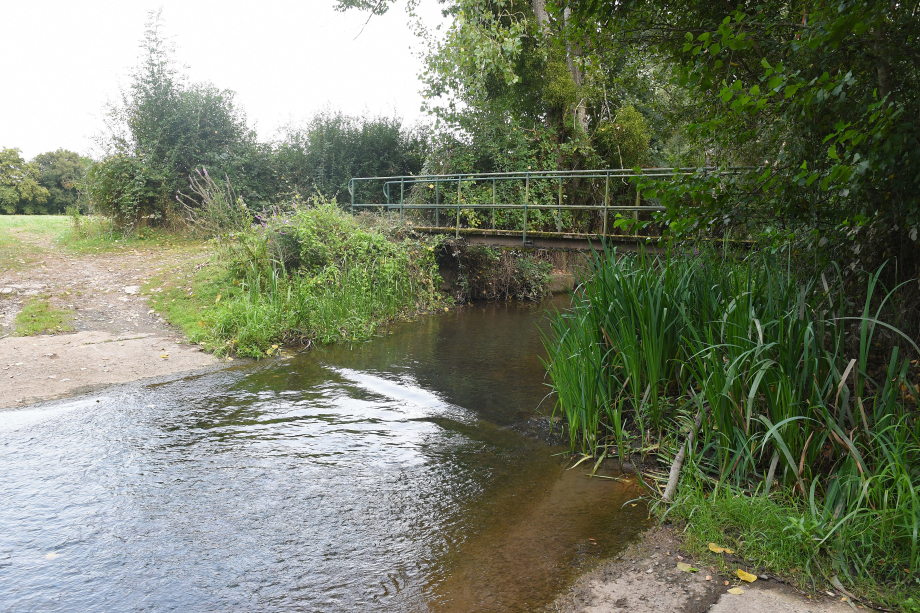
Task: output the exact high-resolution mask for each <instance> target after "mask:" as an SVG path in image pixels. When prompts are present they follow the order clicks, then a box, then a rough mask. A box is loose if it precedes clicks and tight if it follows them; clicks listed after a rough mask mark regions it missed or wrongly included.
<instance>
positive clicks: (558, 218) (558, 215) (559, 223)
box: [556, 175, 562, 234]
mask: <svg viewBox="0 0 920 613" xmlns="http://www.w3.org/2000/svg"><path fill="white" fill-rule="evenodd" d="M556 232H559V233H560V234H562V175H560V176H559V208H558V209H556Z"/></svg>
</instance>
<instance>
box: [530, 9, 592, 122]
mask: <svg viewBox="0 0 920 613" xmlns="http://www.w3.org/2000/svg"><path fill="white" fill-rule="evenodd" d="M534 1H535V2H536V1H538V0H534ZM571 16H572V10H571V9H570V8H569V7H565V10H563V11H562V20H563V23H564V24H565V27H566V29H567V28H568V26H569V19H570V18H571ZM579 54H580V50H579V49H578V48H577V47H576V46H575V45H573V44H572V41H570V40H569V36H568V34H566V36H565V60H566V63H567V64H568V67H569V74H571V75H572V80H573V81H574V82H575V87H576V88H577V90H578V92H579V94H581V84H582V80H583V78H582V74H581V70H580V69H579V68H578V64H577V63H576V62H575V58H576V57H578V56H579ZM575 124H576V125H577V126H578V128H580V129H581V131H582V132H584V131H586V130H587V127H588V114H587V111H586V109H585V101H584V99H579V100H578V102H576V103H575Z"/></svg>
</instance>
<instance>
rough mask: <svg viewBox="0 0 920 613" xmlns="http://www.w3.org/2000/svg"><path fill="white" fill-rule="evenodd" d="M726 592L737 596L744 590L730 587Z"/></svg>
mask: <svg viewBox="0 0 920 613" xmlns="http://www.w3.org/2000/svg"><path fill="white" fill-rule="evenodd" d="M728 593H729V594H737V595H738V596H740V595H741V594H743V593H744V590H742V589H741V588H740V587H733V588H732V589H730V590H728Z"/></svg>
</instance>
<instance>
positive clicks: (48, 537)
mask: <svg viewBox="0 0 920 613" xmlns="http://www.w3.org/2000/svg"><path fill="white" fill-rule="evenodd" d="M541 317H542V315H541V312H540V311H539V310H536V309H532V308H530V309H528V308H516V307H513V306H511V307H509V306H505V305H498V306H492V307H487V308H485V309H483V308H481V307H476V308H471V309H466V310H463V311H460V312H458V313H454V312H452V313H449V314H445V315H441V316H432V317H427V318H422V319H420V320H419V321H416V322H412V323H408V324H403V325H400V326H396V327H395V328H394V329H393V330H392V334H387V335H386V336H385V337H384V338H380V339H377V340H375V342H373V343H368V344H362V345H360V346H355V347H335V348H331V349H328V350H323V351H318V352H313V353H310V354H306V355H302V356H299V357H298V358H296V359H294V360H288V361H282V362H271V363H263V364H259V365H255V366H247V367H243V368H237V369H233V370H228V371H222V372H218V373H212V374H208V375H204V376H198V377H191V378H188V379H184V380H180V381H174V382H170V383H166V384H161V385H155V386H129V387H126V388H121V389H118V390H114V391H110V392H108V393H107V394H106V395H105V396H98V397H92V398H87V399H85V400H81V401H71V402H65V403H59V404H57V405H54V406H53V407H51V408H50V409H48V408H43V409H37V410H33V411H32V413H31V414H28V413H27V412H26V411H12V412H3V413H0V462H2V464H3V466H4V468H5V472H4V477H3V479H2V480H0V499H2V500H4V504H3V506H2V507H0V603H2V604H0V610H2V611H36V610H42V611H112V610H124V611H142V610H156V611H163V610H182V611H212V610H215V611H216V610H220V611H226V610H228V609H233V610H259V611H265V610H288V609H290V610H297V611H324V612H325V611H378V610H379V611H384V610H385V611H529V610H533V609H534V608H535V607H538V606H539V605H540V604H541V603H543V602H546V601H548V600H549V599H550V598H551V597H552V596H553V594H554V592H555V591H556V590H558V589H561V588H562V587H564V585H565V582H566V581H567V580H568V577H570V575H571V573H572V571H573V570H574V569H576V568H577V567H578V566H580V565H583V564H586V563H590V561H591V560H593V559H596V558H597V557H598V556H601V555H604V554H607V553H610V552H612V551H614V550H615V549H616V548H617V547H619V546H620V544H621V543H622V542H623V540H624V539H625V538H627V537H628V536H629V535H631V534H633V533H635V531H636V530H637V528H638V525H639V524H641V523H642V521H643V520H644V517H645V513H644V511H643V509H642V508H641V506H637V507H630V506H628V505H627V506H626V507H625V509H623V510H621V509H620V507H621V506H622V504H623V503H624V502H625V501H626V500H628V499H629V498H632V497H634V496H635V494H636V492H635V489H634V486H632V485H631V484H628V483H617V482H614V481H609V480H608V481H601V480H598V479H594V480H588V479H586V478H585V477H584V475H583V474H581V472H580V471H579V470H578V469H576V470H575V471H565V470H564V469H563V468H562V467H561V466H560V465H559V463H558V460H557V458H555V457H553V453H556V452H558V451H559V450H556V449H553V448H549V447H547V445H546V444H545V443H542V442H540V441H535V440H532V439H528V438H526V437H523V436H521V435H519V434H517V433H516V432H514V431H512V430H509V429H506V428H504V427H502V426H503V425H506V424H508V423H512V422H514V421H515V420H516V419H517V415H519V414H521V413H525V414H529V413H531V412H532V410H533V408H534V407H535V406H536V405H537V404H538V403H539V402H540V400H541V399H542V397H543V395H544V394H545V388H544V386H543V385H542V374H543V371H542V365H541V364H540V361H539V356H540V340H539V333H538V330H537V328H536V326H535V323H536V322H538V321H539V320H540V318H541ZM97 399H98V400H99V401H100V402H98V403H97V402H96V400H97ZM589 537H590V538H594V539H596V542H598V543H599V544H598V545H591V544H590V541H588V538H589Z"/></svg>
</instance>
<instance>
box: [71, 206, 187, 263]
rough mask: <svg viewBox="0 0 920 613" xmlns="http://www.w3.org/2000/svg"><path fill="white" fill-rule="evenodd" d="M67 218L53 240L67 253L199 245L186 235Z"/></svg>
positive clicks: (94, 218)
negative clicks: (127, 228) (130, 228)
mask: <svg viewBox="0 0 920 613" xmlns="http://www.w3.org/2000/svg"><path fill="white" fill-rule="evenodd" d="M67 219H68V220H69V225H68V226H67V228H66V229H64V230H63V231H62V232H60V233H59V234H58V236H57V239H56V240H57V242H58V243H59V244H60V245H62V246H63V247H65V248H66V249H67V250H69V251H71V252H74V253H79V254H92V253H108V252H112V251H118V250H123V249H143V248H146V247H156V248H163V247H169V248H173V247H180V248H181V247H187V246H193V245H196V244H200V242H201V241H200V240H198V239H196V238H194V237H192V236H190V235H188V234H183V233H180V232H171V231H168V230H165V229H162V228H140V229H132V230H124V229H119V228H117V227H116V226H115V225H114V224H113V223H112V222H111V220H109V219H107V218H105V217H101V216H98V215H86V216H84V215H80V216H72V217H68V218H67Z"/></svg>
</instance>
